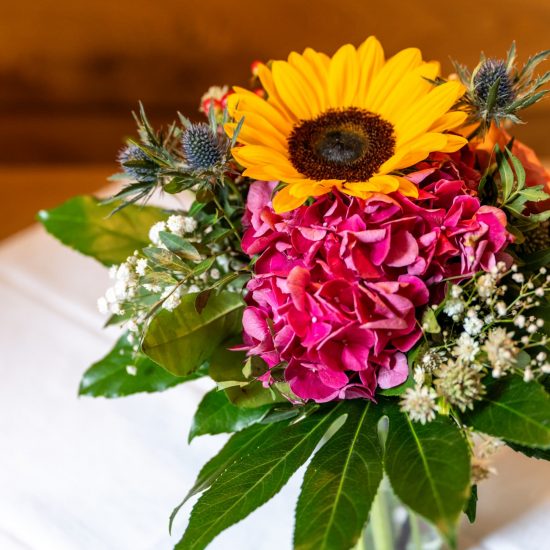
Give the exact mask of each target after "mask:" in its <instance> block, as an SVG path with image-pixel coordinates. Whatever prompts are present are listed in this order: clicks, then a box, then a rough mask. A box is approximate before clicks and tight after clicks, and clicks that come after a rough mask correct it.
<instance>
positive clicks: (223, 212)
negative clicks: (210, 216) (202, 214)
mask: <svg viewBox="0 0 550 550" xmlns="http://www.w3.org/2000/svg"><path fill="white" fill-rule="evenodd" d="M214 204H215V205H216V207H217V208H218V210H219V211H220V212H221V215H222V217H223V219H224V220H225V221H226V222H227V223H228V224H229V227H230V228H231V231H232V232H233V234H234V235H235V237H237V240H238V241H239V243H240V242H241V236H240V235H239V232H238V231H237V228H236V227H235V226H234V225H233V222H232V221H231V219H230V217H229V216H228V215H227V214H226V213H225V210H224V209H223V206H222V205H221V204H220V201H219V200H218V197H216V195H214Z"/></svg>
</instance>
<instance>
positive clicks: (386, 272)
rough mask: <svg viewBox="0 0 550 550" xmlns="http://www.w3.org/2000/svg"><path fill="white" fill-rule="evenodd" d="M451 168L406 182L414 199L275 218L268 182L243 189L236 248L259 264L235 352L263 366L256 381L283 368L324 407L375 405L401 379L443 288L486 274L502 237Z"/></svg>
mask: <svg viewBox="0 0 550 550" xmlns="http://www.w3.org/2000/svg"><path fill="white" fill-rule="evenodd" d="M449 166H450V168H449V169H448V170H447V171H446V170H445V168H444V165H443V164H441V166H439V167H435V168H434V167H428V168H426V169H424V170H421V171H418V172H415V173H414V174H411V175H410V176H409V177H410V179H411V180H412V181H414V182H415V183H416V184H417V185H419V187H420V189H421V192H420V197H419V199H417V200H415V201H413V200H410V199H408V198H405V197H403V196H401V195H399V194H395V195H392V196H383V195H376V196H373V197H372V198H370V199H367V200H361V199H356V198H350V197H347V196H342V195H340V194H337V193H336V194H334V195H332V196H329V195H326V196H323V197H320V198H318V199H316V200H315V201H314V202H313V203H312V204H311V205H304V206H302V207H300V208H298V209H296V210H294V211H292V212H289V213H285V214H276V213H275V212H274V211H273V209H272V207H271V202H270V201H271V195H272V192H273V189H274V187H275V183H273V182H271V183H268V182H256V183H254V184H253V185H252V186H251V188H250V191H249V196H248V204H247V213H246V215H245V217H244V223H245V226H247V229H246V231H245V233H244V236H243V241H242V247H243V250H244V252H246V253H247V254H249V255H250V256H255V255H258V259H257V261H256V264H255V277H254V278H253V279H252V280H251V281H250V282H249V283H248V286H247V289H248V295H247V302H248V307H247V308H246V310H245V312H244V317H243V326H244V343H245V348H246V349H247V352H248V353H249V354H250V355H258V356H260V357H262V358H263V359H264V361H265V362H266V363H267V365H268V367H269V368H270V370H269V371H268V372H267V373H266V374H265V375H264V376H263V377H262V379H263V381H264V383H265V384H270V383H272V382H273V381H274V380H275V379H276V375H275V374H274V373H276V372H279V371H280V369H273V368H274V367H276V366H279V365H282V366H283V367H284V379H285V380H286V381H287V382H288V383H289V385H290V388H291V390H292V391H293V393H294V394H296V395H297V396H298V397H300V398H302V399H313V400H315V401H318V402H324V401H329V400H333V399H345V398H354V397H364V398H368V399H373V397H374V394H375V391H376V388H377V387H380V388H391V387H394V386H397V385H399V384H401V383H403V382H404V381H405V380H406V378H407V375H408V366H407V360H406V356H405V352H407V351H408V350H410V349H411V348H412V347H413V346H414V345H415V343H416V342H417V341H418V339H419V338H420V336H421V331H420V329H419V323H418V319H419V318H420V316H421V314H422V311H423V309H424V308H425V307H426V306H427V305H428V304H432V303H435V302H437V301H439V300H440V299H441V297H442V295H443V293H444V284H445V283H444V279H445V278H446V277H449V276H457V275H468V274H471V273H474V272H476V271H479V270H488V269H490V268H491V267H493V266H494V265H495V264H496V262H497V261H499V260H500V259H501V258H502V257H503V249H504V248H505V246H506V245H507V244H508V242H509V240H510V236H509V234H508V233H507V232H506V229H505V225H506V218H505V216H504V214H503V213H502V211H500V210H498V209H496V208H492V207H489V206H481V205H480V202H479V200H478V199H477V198H476V197H475V196H473V192H472V191H471V187H470V186H469V185H468V184H467V183H465V181H464V180H462V179H459V173H458V171H457V170H456V169H453V164H452V163H451V164H450V165H449ZM271 369H273V370H271Z"/></svg>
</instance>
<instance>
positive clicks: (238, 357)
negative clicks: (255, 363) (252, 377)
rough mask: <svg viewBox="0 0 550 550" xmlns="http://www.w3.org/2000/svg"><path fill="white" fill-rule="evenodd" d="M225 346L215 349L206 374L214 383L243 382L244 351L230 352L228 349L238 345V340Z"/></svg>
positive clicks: (244, 379)
mask: <svg viewBox="0 0 550 550" xmlns="http://www.w3.org/2000/svg"><path fill="white" fill-rule="evenodd" d="M226 344H227V345H226V346H221V347H219V348H217V349H216V350H215V351H214V353H213V354H212V357H211V358H210V367H209V370H208V374H209V375H210V378H212V380H214V381H216V382H229V381H233V380H238V381H239V382H245V381H246V378H245V376H244V374H243V367H244V363H245V361H246V354H245V352H244V351H232V350H230V349H228V348H231V347H232V346H236V345H238V344H239V339H237V338H235V339H234V340H233V341H231V342H229V341H228V342H226Z"/></svg>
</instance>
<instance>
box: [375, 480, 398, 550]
mask: <svg viewBox="0 0 550 550" xmlns="http://www.w3.org/2000/svg"><path fill="white" fill-rule="evenodd" d="M384 482H385V480H383V481H382V483H381V484H380V488H379V489H378V493H377V495H376V498H375V499H374V502H373V503H372V509H371V513H370V524H371V527H372V537H373V539H374V549H375V550H393V537H392V531H393V530H392V520H391V516H390V506H389V501H388V492H387V490H386V484H385V483H384Z"/></svg>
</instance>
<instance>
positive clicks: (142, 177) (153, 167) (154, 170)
mask: <svg viewBox="0 0 550 550" xmlns="http://www.w3.org/2000/svg"><path fill="white" fill-rule="evenodd" d="M118 162H119V163H120V165H121V167H122V169H123V170H124V173H125V174H126V175H127V176H128V177H130V178H131V179H133V180H135V181H137V182H141V183H150V182H151V183H152V182H154V181H156V180H157V178H158V175H159V166H158V165H157V164H156V163H155V162H154V161H153V160H152V159H151V158H150V157H149V156H148V155H147V154H146V153H145V151H143V150H142V149H141V148H140V147H138V146H137V145H134V144H133V143H129V144H128V145H127V146H126V147H124V149H122V150H121V151H120V153H119V154H118Z"/></svg>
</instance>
